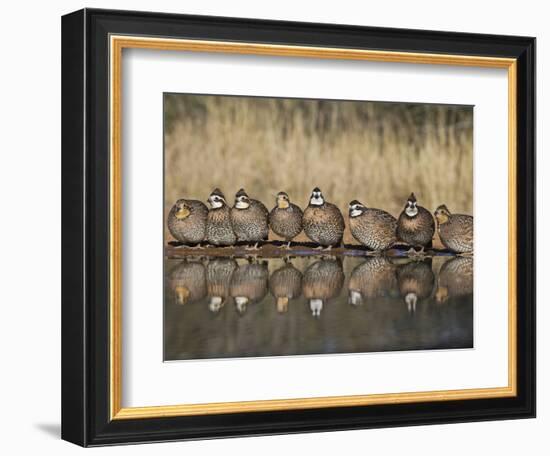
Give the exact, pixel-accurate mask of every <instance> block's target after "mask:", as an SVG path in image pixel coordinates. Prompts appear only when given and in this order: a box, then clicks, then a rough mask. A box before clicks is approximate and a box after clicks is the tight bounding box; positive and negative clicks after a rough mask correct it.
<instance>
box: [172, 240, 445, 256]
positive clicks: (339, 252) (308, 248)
mask: <svg viewBox="0 0 550 456" xmlns="http://www.w3.org/2000/svg"><path fill="white" fill-rule="evenodd" d="M285 245H286V243H283V242H280V241H265V242H262V243H260V245H259V246H258V249H257V250H254V249H251V248H250V247H249V246H248V245H234V246H227V247H218V246H204V247H201V248H199V247H196V246H190V245H185V244H182V243H179V242H175V241H171V242H169V243H168V244H167V245H166V246H165V249H164V255H165V257H166V258H170V259H177V258H186V257H191V256H195V257H196V256H203V257H237V258H239V257H250V256H258V257H261V258H281V257H285V256H294V257H302V256H315V255H334V256H352V257H362V256H375V255H380V253H379V252H374V251H372V250H369V249H367V248H366V247H365V246H362V245H355V244H344V245H343V246H341V247H335V248H332V249H330V250H320V249H319V248H318V246H317V244H314V243H313V242H296V243H292V244H291V246H290V249H285V248H284V246H285ZM409 249H410V246H408V245H403V244H398V245H395V246H393V247H392V248H391V249H389V250H386V251H385V252H384V255H386V256H390V257H407V256H410V255H409V253H408V252H409ZM424 253H425V256H427V257H434V256H455V254H454V253H453V252H450V251H449V250H445V249H438V248H432V249H427V250H425V252H424ZM411 256H413V255H411Z"/></svg>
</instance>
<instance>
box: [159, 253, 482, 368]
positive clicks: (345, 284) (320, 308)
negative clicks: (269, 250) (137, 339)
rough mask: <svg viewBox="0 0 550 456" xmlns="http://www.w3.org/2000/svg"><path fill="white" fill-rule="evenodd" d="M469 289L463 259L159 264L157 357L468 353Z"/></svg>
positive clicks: (469, 273)
mask: <svg viewBox="0 0 550 456" xmlns="http://www.w3.org/2000/svg"><path fill="white" fill-rule="evenodd" d="M343 289H345V292H343ZM472 290H473V260H472V258H469V257H452V258H448V257H443V256H440V257H433V258H427V259H425V260H424V261H418V260H412V259H408V258H399V257H388V256H383V255H381V256H367V257H360V258H356V257H344V258H342V257H335V256H326V257H323V256H318V255H314V256H310V257H294V258H292V259H289V258H280V257H277V258H269V259H267V258H263V259H261V258H257V259H255V260H254V261H252V262H250V261H247V260H246V259H244V258H238V259H235V258H230V257H212V256H210V259H205V258H203V259H200V260H199V259H196V258H195V259H188V260H180V259H178V260H175V259H167V260H166V291H167V292H166V306H165V318H164V325H165V331H164V337H165V359H166V360H183V359H208V358H228V357H229V358H230V357H250V356H277V355H300V354H320V353H360V352H375V351H390V350H417V349H424V350H428V349H442V348H447V349H450V348H471V347H472V346H473V293H472ZM443 303H444V305H442V304H443ZM407 310H408V311H407ZM411 315H414V318H410V316H411Z"/></svg>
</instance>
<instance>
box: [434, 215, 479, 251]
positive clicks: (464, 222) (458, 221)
mask: <svg viewBox="0 0 550 456" xmlns="http://www.w3.org/2000/svg"><path fill="white" fill-rule="evenodd" d="M435 218H436V219H437V232H438V234H439V238H440V239H441V242H442V243H443V245H444V246H445V247H447V248H448V249H449V250H452V251H453V252H456V253H468V252H472V251H473V249H474V218H473V217H472V216H471V215H464V214H451V212H450V211H449V210H448V209H447V207H446V206H444V205H443V206H439V207H438V208H437V209H436V211H435Z"/></svg>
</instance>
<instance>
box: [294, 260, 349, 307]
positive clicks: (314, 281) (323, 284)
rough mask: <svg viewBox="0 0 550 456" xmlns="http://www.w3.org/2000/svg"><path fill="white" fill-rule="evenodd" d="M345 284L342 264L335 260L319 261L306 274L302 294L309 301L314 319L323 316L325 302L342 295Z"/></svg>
mask: <svg viewBox="0 0 550 456" xmlns="http://www.w3.org/2000/svg"><path fill="white" fill-rule="evenodd" d="M343 284H344V270H343V268H342V262H341V260H339V259H335V260H328V259H323V260H318V261H316V262H315V263H313V264H311V265H310V266H309V267H308V268H307V269H306V270H305V272H304V277H303V280H302V293H303V295H304V297H305V298H306V299H307V300H308V301H309V308H310V310H311V313H312V315H313V316H314V317H319V316H320V315H321V310H322V309H323V305H324V302H325V301H327V300H328V299H332V298H334V297H336V296H338V295H339V294H340V291H341V289H342V285H343Z"/></svg>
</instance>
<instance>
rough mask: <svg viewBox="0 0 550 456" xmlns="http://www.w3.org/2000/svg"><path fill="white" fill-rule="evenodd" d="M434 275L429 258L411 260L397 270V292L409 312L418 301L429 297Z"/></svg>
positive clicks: (414, 308)
mask: <svg viewBox="0 0 550 456" xmlns="http://www.w3.org/2000/svg"><path fill="white" fill-rule="evenodd" d="M434 281H435V276H434V273H433V272H432V265H431V260H430V259H428V260H424V261H411V262H409V263H406V264H404V265H402V266H400V267H399V269H398V270H397V282H398V285H399V293H400V294H401V297H402V298H403V300H404V301H405V304H407V310H408V311H409V312H416V305H417V303H418V302H419V301H421V300H423V299H426V298H429V297H430V296H431V295H432V291H433V288H434Z"/></svg>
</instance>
